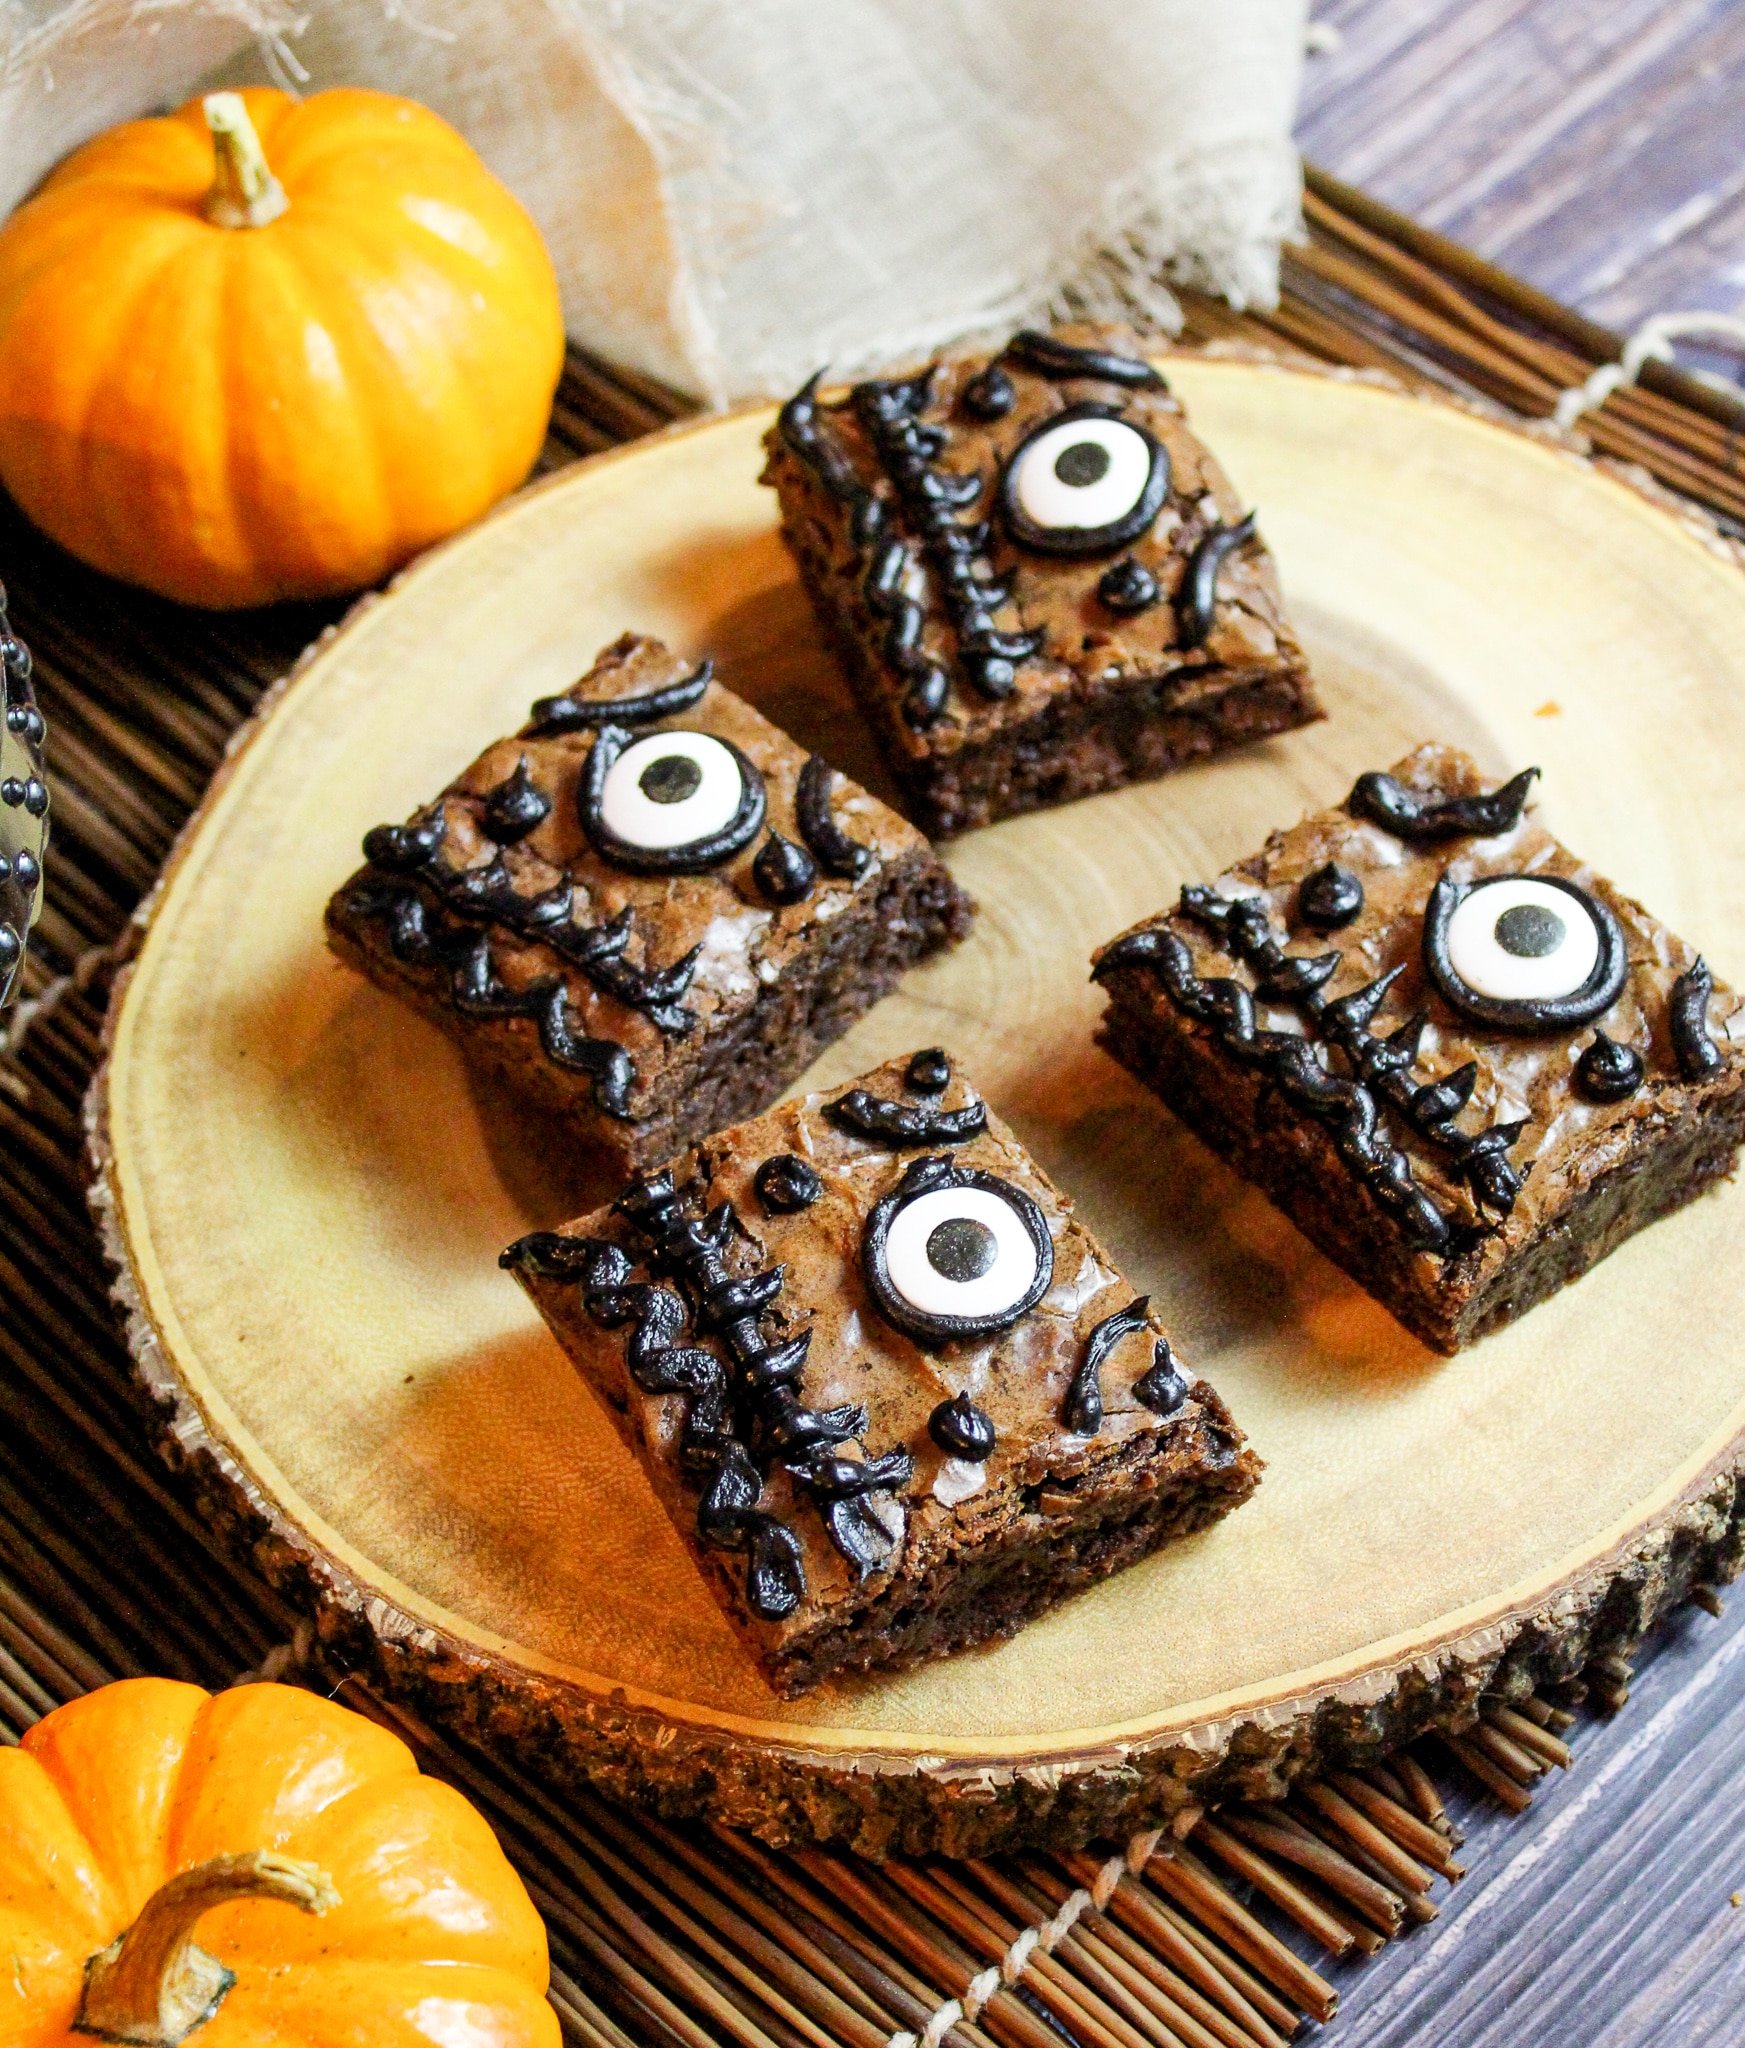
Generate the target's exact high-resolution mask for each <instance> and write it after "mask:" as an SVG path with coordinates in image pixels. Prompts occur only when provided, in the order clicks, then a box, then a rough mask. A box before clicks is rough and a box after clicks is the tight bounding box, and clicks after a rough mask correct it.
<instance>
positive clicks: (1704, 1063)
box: [1667, 954, 1725, 1081]
mask: <svg viewBox="0 0 1745 2048" xmlns="http://www.w3.org/2000/svg"><path fill="white" fill-rule="evenodd" d="M1714 992H1715V977H1714V976H1713V975H1712V974H1711V973H1710V972H1709V965H1708V962H1707V961H1706V960H1704V959H1703V958H1702V956H1701V955H1700V954H1699V955H1698V957H1697V958H1696V959H1695V960H1693V961H1692V962H1691V964H1690V966H1689V967H1688V968H1687V969H1686V970H1685V972H1684V973H1683V974H1681V975H1680V976H1679V977H1678V979H1677V981H1675V982H1674V983H1673V985H1672V1000H1671V1002H1670V1004H1669V1005H1668V1011H1667V1015H1668V1021H1669V1023H1670V1026H1671V1031H1672V1053H1673V1057H1674V1059H1676V1060H1677V1061H1678V1071H1679V1073H1680V1074H1681V1075H1682V1076H1683V1077H1684V1079H1685V1080H1687V1081H1708V1080H1711V1079H1713V1077H1714V1076H1715V1075H1716V1074H1718V1073H1719V1072H1720V1071H1721V1068H1722V1067H1723V1065H1724V1064H1725V1062H1724V1061H1723V1059H1722V1058H1721V1049H1720V1047H1719V1046H1718V1045H1716V1043H1715V1041H1714V1040H1713V1038H1711V1037H1710V1036H1709V998H1710V996H1712V995H1713V994H1714Z"/></svg>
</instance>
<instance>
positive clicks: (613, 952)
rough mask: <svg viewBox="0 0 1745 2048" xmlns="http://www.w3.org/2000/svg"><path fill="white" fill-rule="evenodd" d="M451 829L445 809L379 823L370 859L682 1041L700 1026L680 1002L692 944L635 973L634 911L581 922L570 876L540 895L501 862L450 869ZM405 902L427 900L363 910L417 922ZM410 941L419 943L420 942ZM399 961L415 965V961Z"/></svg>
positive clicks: (394, 898) (377, 898)
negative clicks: (534, 947) (540, 952)
mask: <svg viewBox="0 0 1745 2048" xmlns="http://www.w3.org/2000/svg"><path fill="white" fill-rule="evenodd" d="M445 827H446V819H445V816H444V813H442V812H441V811H438V812H436V813H435V814H434V816H432V817H430V818H426V819H422V820H420V821H418V822H417V823H415V824H411V825H378V826H376V827H375V828H374V830H372V831H370V832H367V833H365V835H364V858H365V859H366V860H367V861H368V862H369V863H370V865H371V866H372V867H374V868H379V869H381V870H383V872H384V873H386V874H390V875H397V876H405V877H416V878H417V879H418V880H420V881H422V882H423V883H424V884H425V885H426V886H427V887H428V888H430V889H431V890H433V891H434V892H435V894H436V896H437V898H438V899H439V902H440V904H441V905H442V906H444V907H446V908H447V909H449V910H452V911H454V912H456V913H457V914H458V915H459V916H461V917H463V918H471V919H478V918H481V917H488V918H493V919H495V920H496V921H497V922H498V923H500V924H503V925H506V926H507V927H508V928H509V929H510V930H511V931H513V932H515V933H516V934H517V935H518V936H519V937H521V938H525V939H531V940H534V941H536V942H537V943H538V944H540V945H543V946H549V947H550V948H551V950H552V951H553V952H554V953H556V954H557V955H558V956H559V958H560V959H562V960H564V961H566V962H567V963H568V964H569V965H570V966H572V967H575V968H578V969H579V970H580V971H581V972H582V973H583V974H584V975H585V976H586V977H587V978H588V980H589V981H590V982H592V983H593V985H594V986H595V987H596V988H598V989H600V990H602V991H603V992H604V993H605V994H607V995H609V996H612V997H614V998H615V999H616V1000H617V1001H618V1002H621V1003H623V1004H625V1005H626V1006H627V1007H629V1008H630V1009H633V1010H640V1011H641V1012H642V1013H643V1015H644V1016H646V1017H647V1018H649V1019H650V1021H651V1022H652V1023H653V1024H654V1025H655V1026H656V1027H657V1028H658V1029H659V1030H661V1031H663V1032H665V1033H666V1034H667V1035H668V1036H669V1037H675V1038H676V1037H679V1036H681V1035H682V1034H683V1033H685V1032H687V1031H689V1030H690V1029H691V1027H692V1026H693V1025H694V1024H695V1023H696V1021H697V1020H696V1018H695V1017H694V1016H693V1015H692V1013H691V1012H690V1011H689V1010H687V1009H686V1008H685V1007H684V1005H683V1003H682V1002H681V1000H680V998H681V997H682V996H683V995H684V993H685V991H686V990H687V989H688V988H689V987H690V985H691V978H692V976H693V975H694V974H695V972H696V968H697V958H698V954H699V952H700V950H701V949H700V948H699V947H696V946H693V947H692V948H691V950H690V951H689V952H688V953H686V954H685V955H684V956H683V957H682V958H680V959H678V960H675V961H674V962H673V963H672V965H671V966H670V967H662V968H643V967H633V966H632V965H631V964H630V962H629V961H628V960H627V959H626V958H625V953H626V951H627V950H628V948H629V944H630V937H631V916H630V909H629V906H628V905H626V907H625V908H624V909H622V910H620V911H619V912H618V914H617V915H616V916H615V917H613V918H611V919H610V920H608V922H607V923H605V924H602V925H578V924H575V923H574V922H572V919H571V911H572V907H573V903H574V894H575V891H574V885H573V884H572V883H571V882H570V880H569V878H568V876H567V875H566V876H565V877H563V878H562V879H561V880H560V881H559V882H558V883H557V884H556V885H555V886H554V887H553V888H552V889H549V890H547V891H546V892H545V893H544V894H542V895H539V896H523V895H522V894H521V893H520V892H519V891H518V890H517V889H516V887H515V885H514V880H513V878H512V877H511V875H510V873H509V871H508V869H507V868H506V867H505V866H504V864H503V863H502V861H500V860H497V861H492V862H491V863H489V864H488V865H487V866H485V867H475V868H448V867H444V866H443V865H442V864H441V863H440V862H439V861H438V859H437V855H438V853H439V852H440V851H441V849H442V845H443V840H444V837H445ZM407 898H410V899H413V900H416V901H419V902H422V901H423V899H422V898H421V897H419V896H418V892H417V891H416V890H411V891H401V892H400V893H399V894H398V895H392V894H391V893H390V894H389V895H384V894H382V893H381V890H380V888H379V887H378V888H377V889H376V892H375V894H374V895H373V896H372V897H371V899H370V901H369V903H367V904H360V908H362V910H363V914H364V915H366V916H381V915H385V916H387V917H388V918H389V919H390V922H392V923H395V924H396V926H397V925H398V924H399V923H402V922H404V921H406V920H408V919H411V918H412V917H413V912H412V911H411V910H410V908H409V907H408V904H407V901H406V900H405V899H407ZM418 915H419V916H420V917H422V915H423V913H422V912H420V913H418ZM407 942H408V943H411V944H414V945H416V944H417V943H418V942H417V941H416V940H415V939H409V940H408V941H407ZM398 957H400V958H404V959H408V960H410V959H412V958H413V957H414V956H413V955H411V954H402V955H399V956H398ZM417 957H418V958H420V959H423V960H430V959H433V958H435V957H436V956H435V955H434V954H432V953H429V952H425V953H422V954H419V955H417ZM487 966H488V962H487ZM633 1071H634V1070H633Z"/></svg>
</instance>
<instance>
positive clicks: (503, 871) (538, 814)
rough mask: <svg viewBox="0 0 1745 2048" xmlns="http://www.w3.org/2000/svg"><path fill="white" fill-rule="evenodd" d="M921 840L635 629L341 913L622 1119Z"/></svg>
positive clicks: (366, 876) (377, 847)
mask: <svg viewBox="0 0 1745 2048" xmlns="http://www.w3.org/2000/svg"><path fill="white" fill-rule="evenodd" d="M925 845H926V841H925V840H924V839H923V838H922V837H921V835H920V834H919V833H918V832H916V831H915V829H914V828H913V827H912V826H910V825H908V824H906V823H905V822H904V820H903V819H901V818H899V817H898V816H897V815H896V813H895V812H894V811H892V810H890V809H888V808H887V807H886V806H885V805H884V804H881V803H880V802H879V801H878V800H877V799H876V798H874V797H872V796H869V795H868V794H867V793H866V791H865V790H863V789H861V788H859V787H858V786H857V785H856V784H855V783H852V782H850V781H848V780H847V778H846V777H843V776H839V775H837V774H836V773H835V772H834V771H833V770H832V769H831V768H830V767H829V766H828V764H827V763H825V762H824V761H823V760H822V759H821V758H820V757H818V756H817V755H810V756H808V755H807V754H805V753H804V752H802V750H801V749H800V748H799V747H797V746H795V744H794V743H793V741H792V740H790V739H789V738H788V737H787V735H786V734H785V733H783V732H781V731H779V730H778V729H777V728H776V727H775V726H773V725H771V724H770V723H769V721H768V720H767V719H765V718H763V717H760V716H759V714H758V713H757V712H756V711H754V710H753V709H752V708H751V706H750V705H749V704H747V703H745V702H744V701H743V700H742V699H740V698H738V697H736V696H735V695H734V694H733V693H732V691H730V690H727V689H724V688H723V687H722V686H721V685H720V684H719V683H717V682H715V681H713V680H712V677H711V672H710V665H709V663H708V662H706V661H705V662H702V663H701V664H698V663H693V662H688V661H684V660H681V659H680V658H679V657H678V656H677V655H675V654H673V653H670V652H669V651H668V650H667V649H666V648H665V647H663V646H662V645H661V643H660V642H659V641H658V640H647V639H641V638H638V637H635V636H633V635H626V636H625V637H624V638H623V639H621V640H619V641H618V642H617V643H616V644H615V645H613V646H611V647H608V648H607V649H606V650H605V651H604V652H603V653H602V654H601V655H600V657H599V659H598V660H597V661H596V663H595V665H594V666H593V668H591V669H590V670H589V671H588V673H587V674H586V675H585V676H583V677H582V679H581V680H580V681H579V682H577V683H575V684H573V685H572V686H571V688H570V689H568V690H567V691H565V692H564V693H563V694H562V695H561V696H556V697H549V698H544V699H542V700H541V701H540V702H539V703H537V704H535V705H534V707H533V711H532V715H531V716H530V718H529V720H528V723H527V724H526V725H525V726H523V728H522V729H521V731H520V732H519V733H517V734H516V735H515V736H514V737H513V738H512V739H503V740H498V741H497V742H496V743H495V744H494V745H492V746H490V747H487V748H486V749H485V751H484V753H482V754H481V755H480V756H479V758H478V759H477V760H476V761H475V762H474V763H473V764H472V766H471V767H470V768H468V769H467V770H466V772H465V773H464V774H463V775H461V776H460V777H459V778H458V779H457V780H456V781H454V782H453V783H451V784H450V785H449V787H448V788H447V789H446V790H444V791H443V793H442V795H441V796H439V797H438V798H437V799H436V801H435V802H434V803H432V804H430V805H428V806H426V807H425V808H424V809H423V810H421V811H418V812H417V813H415V814H414V816H413V817H412V818H411V820H410V821H409V822H408V823H407V824H405V825H387V826H381V827H378V828H377V829H376V830H375V831H373V832H371V833H370V834H369V835H368V836H367V837H366V839H365V841H364V853H365V855H366V857H367V859H368V861H369V866H368V867H366V868H365V869H364V870H363V871H362V872H361V873H359V874H357V875H355V876H353V878H352V880H351V881H350V882H349V883H347V884H346V886H345V888H344V889H343V890H342V891H341V893H340V896H339V897H338V899H336V904H335V909H336V912H337V913H338V914H339V915H341V916H342V917H343V918H345V920H346V921H347V922H349V923H358V922H367V921H370V920H376V921H379V922H380V923H381V924H382V925H383V927H384V928H385V930H386V932H387V934H388V938H389V942H390V943H391V944H392V946H393V949H394V951H395V953H396V955H397V956H398V957H400V958H402V959H404V960H407V961H409V962H412V963H415V964H422V965H425V966H431V967H434V968H436V969H437V970H439V971H441V972H442V973H444V974H445V975H446V976H447V977H448V983H449V994H450V997H451V999H452V1001H453V1002H454V1003H455V1005H456V1007H457V1008H459V1009H462V1010H464V1011H468V1012H470V1013H472V1014H475V1015H478V1016H481V1017H490V1016H515V1015H520V1016H526V1017H528V1018H530V1019H532V1020H533V1021H534V1022H536V1023H537V1024H538V1026H539V1031H540V1039H541V1044H542V1047H543V1051H544V1054H545V1056H546V1057H547V1058H549V1059H552V1060H554V1061H556V1062H557V1063H558V1064H560V1065H565V1066H569V1067H573V1068H575V1069H576V1070H577V1071H578V1072H580V1073H584V1074H587V1075H589V1076H590V1077H591V1079H592V1083H593V1090H594V1096H595V1100H596V1102H597V1103H598V1105H599V1107H600V1108H601V1109H603V1110H604V1111H605V1112H606V1113H607V1114H608V1115H611V1116H615V1117H620V1118H632V1117H635V1116H638V1115H640V1114H642V1113H643V1111H644V1108H645V1106H646V1104H647V1102H648V1100H649V1096H650V1090H651V1088H652V1087H653V1086H654V1085H655V1083H656V1082H657V1081H658V1078H659V1076H660V1074H661V1073H662V1071H663V1070H664V1069H665V1068H666V1067H667V1066H668V1065H670V1064H671V1061H672V1057H673V1052H672V1049H673V1048H675V1047H680V1048H682V1047H684V1046H687V1045H694V1044H695V1043H696V1041H697V1039H698V1037H699V1035H701V1034H705V1033H707V1032H708V1031H709V1029H710V1028H711V1026H714V1025H717V1024H719V1023H721V1022H723V1021H726V1020H728V1019H731V1018H732V1017H734V1016H736V1015H738V1014H739V1013H740V1012H742V1011H744V1010H746V1009H748V1008H749V1007H750V1006H751V1004H752V1003H753V1002H754V1001H755V1000H756V998H757V994H758V991H759V989H760V988H761V987H763V986H765V985H766V984H768V983H770V982H773V981H775V980H776V979H777V977H778V976H779V975H780V974H781V973H782V972H783V970H784V968H785V967H786V966H787V964H788V963H789V961H790V960H791V958H792V957H793V955H794V954H795V952H796V951H797V950H799V949H800V948H801V947H802V946H803V945H804V944H805V943H806V942H807V939H808V937H809V936H810V935H811V934H812V933H813V932H814V931H815V929H816V927H818V926H819V925H820V924H822V923H825V922H827V921H828V920H830V919H832V918H835V917H838V916H840V915H841V914H842V912H843V911H844V910H845V909H846V908H847V907H848V905H849V903H850V900H851V899H852V898H853V897H854V896H855V895H856V894H857V893H860V892H866V891H871V890H876V889H877V888H878V886H879V883H880V877H881V872H882V871H883V870H884V869H885V867H886V866H887V865H888V864H889V863H890V862H891V861H893V860H896V859H900V858H902V857H903V856H905V855H908V854H911V853H913V852H915V851H916V850H918V849H920V848H922V847H924V846H925Z"/></svg>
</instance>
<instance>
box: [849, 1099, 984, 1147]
mask: <svg viewBox="0 0 1745 2048" xmlns="http://www.w3.org/2000/svg"><path fill="white" fill-rule="evenodd" d="M824 1114H825V1115H826V1116H827V1117H828V1118H829V1119H830V1121H831V1122H832V1123H833V1124H835V1125H836V1126H837V1127H838V1128H839V1129H841V1130H845V1131H849V1132H851V1133H852V1134H853V1135H854V1136H855V1137H857V1138H871V1139H873V1140H874V1141H875V1143H878V1144H881V1145H890V1146H893V1147H898V1148H901V1147H906V1146H910V1145H967V1144H968V1143H969V1141H970V1139H971V1138H979V1137H980V1136H981V1134H982V1132H983V1131H985V1130H986V1129H987V1127H988V1109H987V1104H986V1103H985V1102H980V1101H976V1102H966V1103H965V1104H964V1105H963V1107H962V1108H961V1109H940V1108H938V1107H937V1106H936V1105H934V1104H931V1103H927V1104H923V1103H916V1102H891V1101H889V1100H887V1099H886V1098H884V1097H882V1096H878V1095H874V1094H872V1093H871V1092H870V1091H869V1090H868V1089H865V1088H851V1089H850V1090H849V1091H848V1093H847V1094H846V1095H839V1096H838V1097H837V1098H836V1100H835V1101H834V1102H827V1103H826V1104H825V1105H824Z"/></svg>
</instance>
